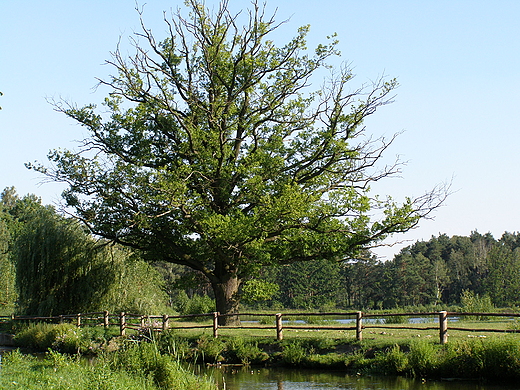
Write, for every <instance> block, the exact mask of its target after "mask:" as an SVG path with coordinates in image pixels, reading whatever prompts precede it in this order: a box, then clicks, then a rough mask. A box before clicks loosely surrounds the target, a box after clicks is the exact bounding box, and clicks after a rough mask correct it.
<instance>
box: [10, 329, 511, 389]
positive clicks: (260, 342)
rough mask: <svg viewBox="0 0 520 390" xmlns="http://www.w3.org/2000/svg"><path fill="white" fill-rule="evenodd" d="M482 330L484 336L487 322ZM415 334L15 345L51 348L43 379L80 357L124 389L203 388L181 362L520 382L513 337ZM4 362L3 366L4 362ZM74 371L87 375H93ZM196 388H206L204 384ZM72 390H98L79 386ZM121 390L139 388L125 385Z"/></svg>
mask: <svg viewBox="0 0 520 390" xmlns="http://www.w3.org/2000/svg"><path fill="white" fill-rule="evenodd" d="M479 324H482V322H475V323H474V324H471V326H472V327H478V326H479ZM426 325H428V324H425V326H426ZM482 326H484V327H485V328H490V327H491V326H493V322H492V321H489V322H486V323H485V325H482ZM497 326H499V325H497ZM500 326H503V324H500ZM421 332H422V333H418V332H417V331H416V330H409V329H404V328H403V329H397V330H391V331H380V330H374V331H370V332H369V331H368V330H366V331H365V332H364V333H365V335H366V337H365V338H364V340H363V341H361V342H360V341H356V340H355V338H354V335H353V332H351V331H324V330H323V331H321V330H320V331H296V330H293V331H291V332H287V333H286V334H285V339H284V340H283V341H276V340H275V338H274V337H273V332H272V331H269V330H251V331H249V330H244V329H225V330H224V329H223V330H222V335H221V336H220V337H219V338H217V339H215V338H213V337H212V335H211V334H210V331H206V333H204V331H203V332H201V330H200V329H199V330H192V331H186V330H181V329H177V330H175V329H172V330H170V331H168V332H165V333H160V334H150V333H146V332H145V333H141V334H134V335H130V336H127V337H116V336H115V335H114V334H111V333H110V332H108V331H104V330H103V329H102V328H97V329H92V328H90V329H89V328H81V329H78V328H76V327H75V326H73V325H67V324H62V325H46V324H39V325H32V326H30V327H28V328H27V329H25V330H23V331H20V332H19V333H18V334H17V336H16V341H17V342H18V343H19V345H20V346H26V347H31V348H34V349H36V350H47V349H48V348H50V349H51V351H53V352H49V353H48V354H47V355H48V358H49V359H50V360H49V362H47V363H46V365H41V367H40V371H41V372H42V374H41V375H43V372H44V371H45V370H44V368H45V367H47V368H48V369H47V370H46V371H45V372H48V374H49V375H53V370H54V372H58V371H60V372H61V367H60V366H59V365H58V367H57V366H56V359H57V357H59V356H64V355H61V353H69V354H70V353H77V352H79V353H80V354H94V355H96V356H97V358H96V365H95V367H94V371H93V372H89V373H87V374H86V375H84V377H85V378H89V377H92V378H96V377H97V376H96V375H102V374H100V372H101V373H104V372H108V373H110V374H106V375H108V376H109V377H110V376H114V378H115V377H119V376H121V375H123V376H124V375H128V376H129V378H130V379H128V380H129V381H130V380H132V381H133V380H135V381H137V382H138V384H136V386H138V385H140V383H141V382H139V381H147V382H146V383H148V384H149V383H152V384H154V386H158V387H157V388H169V387H168V383H183V381H186V382H185V383H186V384H185V385H183V386H185V387H173V388H179V389H190V388H202V387H201V385H200V384H198V382H197V381H196V380H197V378H195V377H193V376H192V375H191V374H189V373H187V372H185V371H183V370H182V369H180V366H179V362H184V363H186V362H187V363H190V364H216V365H219V364H244V365H263V366H285V367H298V368H321V369H335V370H345V372H351V373H356V374H361V375H363V374H385V375H404V376H408V377H420V378H432V379H433V378H472V379H475V378H480V379H489V380H518V379H520V337H519V335H506V334H500V333H494V334H492V333H489V334H485V332H482V334H480V333H478V334H475V333H467V332H466V333H465V332H453V333H452V332H450V341H449V342H448V344H446V345H439V344H438V340H437V334H436V332H435V331H433V330H432V331H429V330H425V331H421ZM451 333H452V334H451ZM6 359H7V360H8V361H9V358H6ZM53 359H54V360H53ZM64 359H65V360H64V362H66V363H67V364H66V367H67V368H68V369H67V370H63V372H65V371H67V372H71V375H74V374H73V373H74V372H75V370H76V368H75V367H76V366H75V364H76V363H77V362H75V361H74V359H73V358H64ZM8 364H9V363H8ZM15 366H16V365H15ZM77 369H78V370H79V369H86V370H90V369H91V367H83V368H81V367H79V368H77ZM23 371H24V370H21V371H20V372H23ZM40 371H38V370H36V372H40ZM165 373H166V374H165ZM4 375H5V371H4ZM45 375H47V374H45ZM103 375H105V374H103ZM136 375H137V376H136ZM183 378H184V379H183ZM13 380H14V381H16V379H13ZM35 380H40V381H41V380H42V379H35ZM120 380H122V379H120ZM116 382H117V380H116ZM202 382H203V383H204V386H208V387H207V388H211V385H210V382H208V381H206V380H203V381H202ZM142 383H144V382H142ZM194 383H195V384H197V385H196V387H190V386H195V385H194ZM132 386H133V385H132ZM144 386H145V387H144V388H152V387H149V386H148V387H146V386H147V385H144ZM161 386H162V387H161ZM6 388H9V387H6ZM33 388H39V387H33ZM42 388H44V387H42ZM45 388H52V387H45ZM55 388H59V387H55ZM70 388H73V387H70ZM78 388H85V389H89V388H98V387H89V386H88V385H83V386H80V387H78ZM103 388H105V387H103ZM106 388H108V389H112V388H114V389H116V388H118V387H106ZM121 388H123V387H121ZM124 388H140V387H131V386H130V385H128V386H126V387H124Z"/></svg>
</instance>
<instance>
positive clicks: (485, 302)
mask: <svg viewBox="0 0 520 390" xmlns="http://www.w3.org/2000/svg"><path fill="white" fill-rule="evenodd" d="M460 303H461V304H462V307H463V309H464V311H467V312H474V313H489V312H492V311H493V310H494V306H493V303H492V302H491V298H490V297H489V295H484V296H482V297H481V296H479V295H478V294H475V293H474V292H473V291H471V290H464V291H462V294H461V295H460ZM475 318H476V319H477V320H478V321H487V320H489V317H487V316H475Z"/></svg>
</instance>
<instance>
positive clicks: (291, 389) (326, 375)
mask: <svg viewBox="0 0 520 390" xmlns="http://www.w3.org/2000/svg"><path fill="white" fill-rule="evenodd" d="M202 372H203V373H204V374H205V375H209V376H210V377H211V378H213V379H214V380H215V381H216V382H217V383H218V388H219V389H220V390H307V389H312V390H335V389H343V390H344V389H350V390H383V389H384V390H512V389H518V386H513V385H511V386H507V385H494V384H482V383H479V382H477V381H458V380H450V381H425V382H423V381H421V380H413V379H407V378H403V377H384V376H380V377H378V376H358V375H346V374H345V373H342V372H337V371H320V370H299V369H280V368H254V367H232V366H226V367H220V368H217V367H210V368H204V369H202Z"/></svg>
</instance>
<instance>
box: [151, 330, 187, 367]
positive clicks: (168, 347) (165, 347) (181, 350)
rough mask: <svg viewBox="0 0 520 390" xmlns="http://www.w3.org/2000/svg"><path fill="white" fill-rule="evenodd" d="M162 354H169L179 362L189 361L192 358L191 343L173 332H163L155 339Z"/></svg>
mask: <svg viewBox="0 0 520 390" xmlns="http://www.w3.org/2000/svg"><path fill="white" fill-rule="evenodd" d="M155 341H156V343H157V345H158V347H159V350H160V351H161V353H167V354H169V355H172V356H174V357H175V358H176V359H178V360H187V359H189V358H190V357H191V356H192V350H191V347H190V343H189V341H188V340H187V339H185V338H183V337H181V336H179V335H177V334H176V333H175V332H174V331H172V330H167V331H165V332H161V333H159V334H158V335H157V336H156V339H155Z"/></svg>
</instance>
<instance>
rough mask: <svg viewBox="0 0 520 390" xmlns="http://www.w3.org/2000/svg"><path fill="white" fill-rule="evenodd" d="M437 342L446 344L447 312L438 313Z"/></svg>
mask: <svg viewBox="0 0 520 390" xmlns="http://www.w3.org/2000/svg"><path fill="white" fill-rule="evenodd" d="M439 342H440V343H441V345H444V344H446V343H447V342H448V312H446V311H441V312H439Z"/></svg>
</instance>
